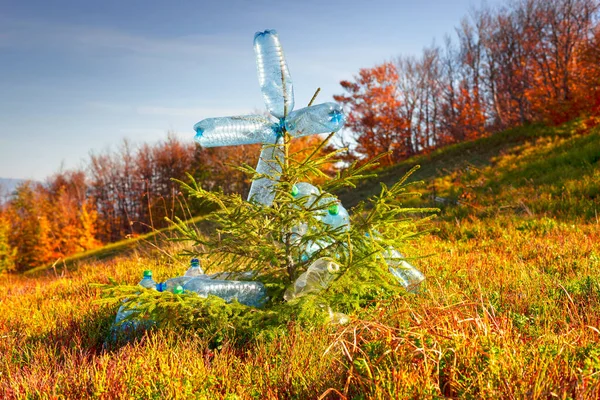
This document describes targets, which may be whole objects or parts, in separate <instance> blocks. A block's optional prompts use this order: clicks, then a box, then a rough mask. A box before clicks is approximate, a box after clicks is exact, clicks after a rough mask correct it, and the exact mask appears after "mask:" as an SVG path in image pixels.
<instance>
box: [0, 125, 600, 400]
mask: <svg viewBox="0 0 600 400" xmlns="http://www.w3.org/2000/svg"><path fill="white" fill-rule="evenodd" d="M599 135H600V132H599V129H598V128H593V129H588V128H587V127H585V126H583V125H582V124H581V123H572V124H569V125H565V126H562V127H559V128H544V127H539V126H532V127H527V128H522V129H518V130H513V131H510V132H504V133H501V134H499V135H496V136H493V137H490V138H486V139H482V140H479V141H475V142H470V143H463V144H460V145H457V146H452V147H450V148H446V149H441V150H439V151H437V152H435V153H432V154H430V155H427V156H422V157H419V158H418V159H416V160H409V161H406V162H404V163H402V164H400V165H398V166H394V167H392V168H388V169H386V170H383V171H380V177H381V180H383V181H384V182H386V183H387V184H391V183H392V182H394V181H395V180H397V179H398V178H399V177H400V176H402V175H403V173H404V171H406V170H408V169H409V168H410V167H411V166H412V165H414V164H421V165H422V166H423V167H422V168H421V169H420V170H419V171H418V173H417V174H415V177H416V178H418V179H423V180H424V181H425V185H424V186H422V187H421V188H420V189H419V190H420V191H421V192H423V193H424V196H423V199H422V200H421V202H422V204H437V205H439V204H441V205H443V210H442V212H441V213H440V218H438V219H437V221H435V227H436V228H437V229H438V231H437V233H436V234H433V235H427V236H425V237H423V238H421V239H420V240H419V241H416V242H413V243H412V244H411V245H410V246H407V248H405V249H402V250H403V252H404V253H406V254H407V255H409V256H413V257H416V259H414V260H413V261H412V263H413V264H415V265H416V266H418V268H419V269H421V270H422V271H423V272H424V273H425V275H426V276H427V281H426V282H425V284H424V285H423V288H422V291H421V293H420V294H419V295H408V294H407V295H404V296H399V297H397V298H392V299H385V300H383V299H382V300H379V301H376V302H373V304H372V305H371V306H369V307H368V308H366V309H362V310H356V311H355V312H354V313H352V314H351V315H350V316H351V322H350V324H349V325H347V326H343V327H340V326H330V327H323V328H315V329H313V330H306V329H301V328H300V327H298V326H297V325H295V324H294V323H293V322H290V324H289V325H288V326H287V327H286V329H284V330H282V331H281V332H279V333H277V334H271V335H265V336H264V337H261V338H260V339H257V340H256V341H252V342H250V343H247V344H246V345H245V346H236V345H235V344H234V343H233V341H231V340H230V338H228V337H227V335H225V334H223V336H220V337H204V336H202V335H200V334H197V333H194V332H188V333H186V334H185V335H177V334H175V333H174V332H173V331H168V330H164V331H156V332H153V333H151V334H149V335H147V336H144V337H143V338H142V339H141V340H140V341H139V342H135V343H131V344H129V345H126V346H123V347H117V348H110V349H107V348H105V347H104V339H105V338H106V336H107V335H108V331H109V327H110V324H111V322H112V320H113V318H114V315H115V312H116V307H115V306H112V307H105V306H100V305H99V304H97V303H96V301H97V300H98V298H99V292H98V290H96V289H94V288H93V287H90V285H89V284H90V283H93V282H107V281H108V280H109V279H115V280H117V281H118V282H129V283H135V282H136V281H138V280H139V276H140V274H141V271H142V270H144V269H147V268H151V269H152V270H153V271H154V274H155V277H156V278H157V280H161V279H165V278H167V277H170V276H173V275H174V274H175V273H178V272H182V271H183V270H184V269H185V266H184V265H183V263H179V262H178V261H177V259H176V258H172V257H170V255H171V254H174V253H176V252H177V251H178V250H180V249H181V248H177V247H168V246H164V245H163V246H161V247H160V251H159V252H157V253H154V254H152V253H146V252H143V251H138V252H137V253H134V255H133V256H127V257H123V258H118V257H117V258H114V259H112V260H102V261H90V260H88V261H81V266H80V268H79V269H77V270H75V271H69V270H61V269H58V270H52V273H51V274H48V275H47V276H42V277H38V278H36V279H33V278H28V277H23V276H10V275H9V276H3V277H0V308H1V309H2V310H3V312H2V313H0V360H2V361H1V362H0V393H2V394H3V397H5V398H21V397H32V398H37V397H57V398H60V397H63V396H64V397H67V398H87V397H91V396H94V397H104V398H123V397H134V398H149V397H156V398H190V397H192V398H244V399H245V398H271V399H276V398H318V397H319V396H320V395H323V398H342V396H343V397H346V398H432V397H433V398H441V397H452V398H531V399H537V398H551V397H558V398H598V397H599V396H600V345H599V344H598V343H599V340H598V339H599V336H600V331H599V330H598V326H600V247H599V246H598V243H600V229H599V228H600V223H599V221H598V219H597V218H596V217H595V209H596V208H597V206H598V201H599V200H598V195H597V194H598V182H599V174H600V166H599V163H598V158H599V157H598V155H599V154H600V148H599V146H600V136H599ZM378 188H379V182H378V180H376V179H372V180H369V181H366V182H363V183H362V184H361V185H360V186H359V188H358V189H357V191H356V192H355V193H353V192H345V193H341V194H340V196H341V197H342V199H343V201H344V203H345V204H348V203H350V202H356V201H358V200H361V199H363V198H364V197H365V196H366V195H367V194H371V193H374V192H376V191H377V190H378ZM433 188H435V193H433V191H432V190H433ZM435 197H438V201H437V202H434V199H435ZM442 199H443V200H442ZM440 201H443V203H440ZM455 203H456V204H455ZM425 256H427V257H425ZM419 257H423V258H419ZM257 329H260V328H259V327H257Z"/></svg>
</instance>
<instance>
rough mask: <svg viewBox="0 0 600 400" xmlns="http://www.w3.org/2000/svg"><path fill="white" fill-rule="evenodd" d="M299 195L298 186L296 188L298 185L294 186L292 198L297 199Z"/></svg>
mask: <svg viewBox="0 0 600 400" xmlns="http://www.w3.org/2000/svg"><path fill="white" fill-rule="evenodd" d="M298 193H300V190H299V189H298V186H296V185H294V186H292V196H294V197H296V196H298Z"/></svg>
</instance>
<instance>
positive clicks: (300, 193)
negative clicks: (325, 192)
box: [291, 182, 321, 208]
mask: <svg viewBox="0 0 600 400" xmlns="http://www.w3.org/2000/svg"><path fill="white" fill-rule="evenodd" d="M320 193H321V192H320V191H319V189H318V188H317V187H316V186H314V185H311V184H310V183H308V182H298V183H296V184H295V185H294V186H292V193H291V194H292V196H293V197H294V199H304V201H305V203H304V207H305V208H310V207H311V206H312V205H313V203H314V202H315V199H316V198H317V197H318V196H319V194H320Z"/></svg>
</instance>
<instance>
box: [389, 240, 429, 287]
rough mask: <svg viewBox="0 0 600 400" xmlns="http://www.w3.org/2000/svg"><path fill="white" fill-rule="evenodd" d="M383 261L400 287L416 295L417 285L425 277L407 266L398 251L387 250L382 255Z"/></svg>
mask: <svg viewBox="0 0 600 400" xmlns="http://www.w3.org/2000/svg"><path fill="white" fill-rule="evenodd" d="M384 259H385V261H386V262H387V264H388V270H389V271H390V273H391V274H392V275H393V276H394V277H395V278H396V279H397V280H398V282H399V283H400V285H402V286H404V288H405V289H406V290H407V291H408V292H411V293H416V292H417V291H418V290H419V285H420V284H421V283H422V282H423V281H424V280H425V276H424V275H423V274H422V273H421V271H419V270H418V269H416V268H415V267H413V266H412V265H411V264H409V263H408V262H407V261H406V260H405V259H404V256H403V255H402V254H401V253H400V252H399V251H398V250H396V249H394V248H389V249H388V250H387V251H386V252H385V253H384Z"/></svg>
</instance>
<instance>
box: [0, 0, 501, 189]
mask: <svg viewBox="0 0 600 400" xmlns="http://www.w3.org/2000/svg"><path fill="white" fill-rule="evenodd" d="M490 3H491V4H496V3H495V2H493V1H490ZM479 5H480V2H479V1H472V0H453V1H447V0H423V1H414V0H413V1H405V0H396V1H392V0H390V1H383V0H372V1H360V2H358V1H333V0H332V1H324V0H321V1H313V0H305V1H293V2H291V1H283V0H281V1H277V2H274V1H266V0H264V1H262V0H255V1H227V0H222V1H214V2H212V1H211V2H208V1H201V0H200V1H199V0H196V1H169V2H167V1H154V0H145V1H140V0H119V1H112V0H103V1H92V0H70V1H62V0H55V1H27V0H16V1H6V0H0V177H4V178H26V179H36V180H43V179H44V177H46V176H48V175H50V174H52V173H53V172H56V171H57V170H59V169H60V168H61V166H62V167H63V168H73V167H81V166H84V165H85V164H86V160H87V159H88V155H89V153H90V151H94V152H101V151H103V150H105V149H107V148H113V149H114V148H116V147H117V146H118V145H119V144H120V142H121V141H122V140H123V139H124V138H127V139H129V140H131V141H132V142H133V143H141V142H156V141H158V140H161V139H164V138H165V137H166V134H167V131H173V132H176V134H177V135H178V136H179V137H181V138H182V139H183V140H190V141H192V140H193V136H194V132H193V130H192V126H193V125H194V123H196V122H198V121H199V120H201V119H204V118H207V117H215V116H225V115H236V114H248V113H252V112H253V111H257V110H258V111H262V110H263V109H264V105H263V103H262V98H261V94H260V89H259V87H258V82H257V78H256V66H255V61H254V53H253V48H252V39H253V36H254V33H255V32H256V31H259V30H264V29H276V30H277V31H278V32H279V36H280V40H281V43H282V45H283V48H284V51H285V54H286V59H287V62H288V66H289V69H290V72H291V74H292V77H293V79H294V90H295V94H296V108H300V107H301V106H303V105H304V104H306V103H307V102H308V101H309V100H310V97H311V96H312V94H313V92H314V90H315V89H316V88H317V87H321V88H322V92H321V94H320V96H319V98H318V101H319V102H324V101H331V97H332V96H333V95H334V94H339V93H341V92H342V91H341V88H340V86H339V81H340V80H342V79H351V78H352V76H353V75H354V74H356V73H357V72H358V70H359V69H360V68H364V67H370V66H374V65H376V64H378V63H381V62H383V61H386V60H390V59H393V58H394V57H396V56H398V55H400V54H406V55H418V54H420V52H421V49H422V48H423V47H425V46H429V45H431V44H432V43H433V42H434V40H435V41H436V42H437V43H442V41H443V36H444V34H453V32H454V27H455V26H457V25H458V24H459V22H460V19H461V18H462V17H463V16H465V15H467V14H468V12H469V10H470V9H471V8H472V7H473V6H477V7H478V6H479Z"/></svg>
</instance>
